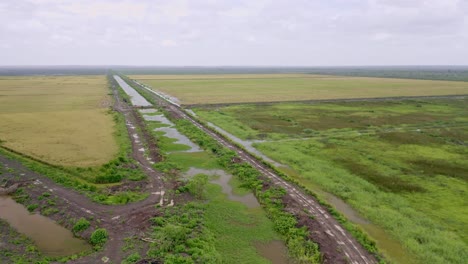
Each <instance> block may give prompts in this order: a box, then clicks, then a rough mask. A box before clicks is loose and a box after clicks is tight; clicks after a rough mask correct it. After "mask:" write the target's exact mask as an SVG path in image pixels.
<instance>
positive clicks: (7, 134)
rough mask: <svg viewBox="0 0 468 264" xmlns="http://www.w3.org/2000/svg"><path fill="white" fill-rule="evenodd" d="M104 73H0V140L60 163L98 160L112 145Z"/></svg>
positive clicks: (112, 152)
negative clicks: (35, 74) (5, 75)
mask: <svg viewBox="0 0 468 264" xmlns="http://www.w3.org/2000/svg"><path fill="white" fill-rule="evenodd" d="M108 93H109V90H108V87H107V80H106V78H105V76H21V77H16V76H15V77H13V76H7V77H0V140H1V144H2V145H4V146H6V147H9V148H11V149H14V150H16V151H19V152H22V153H25V154H27V155H30V156H33V157H35V158H39V159H41V160H44V161H47V162H50V163H53V164H58V165H64V166H79V167H88V166H98V165H102V164H104V163H106V162H108V161H109V160H111V159H112V158H113V157H114V156H115V155H116V154H117V151H118V145H117V143H116V141H115V138H114V135H113V132H114V121H113V119H112V115H110V114H108V106H109V105H110V103H111V97H110V96H109V95H108Z"/></svg>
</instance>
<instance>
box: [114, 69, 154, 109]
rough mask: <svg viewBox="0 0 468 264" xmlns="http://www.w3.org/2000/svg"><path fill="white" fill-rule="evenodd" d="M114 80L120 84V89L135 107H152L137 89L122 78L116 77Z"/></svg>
mask: <svg viewBox="0 0 468 264" xmlns="http://www.w3.org/2000/svg"><path fill="white" fill-rule="evenodd" d="M114 79H115V80H116V81H117V83H119V85H120V87H122V89H123V90H124V91H125V93H126V94H128V95H129V96H130V100H131V101H132V104H133V105H134V106H152V104H150V103H149V102H148V101H146V99H145V98H144V97H143V96H141V95H140V94H139V93H138V92H137V91H135V89H133V88H132V87H131V86H130V85H128V84H127V83H126V82H125V81H124V80H122V78H120V76H117V75H114Z"/></svg>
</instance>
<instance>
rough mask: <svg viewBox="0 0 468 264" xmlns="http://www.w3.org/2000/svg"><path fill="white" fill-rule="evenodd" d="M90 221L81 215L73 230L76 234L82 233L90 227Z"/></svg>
mask: <svg viewBox="0 0 468 264" xmlns="http://www.w3.org/2000/svg"><path fill="white" fill-rule="evenodd" d="M89 226H90V223H89V221H88V220H86V218H83V217H81V218H80V219H78V221H76V223H75V225H73V228H72V231H73V233H74V234H77V233H80V232H83V231H85V230H86V229H88V227H89Z"/></svg>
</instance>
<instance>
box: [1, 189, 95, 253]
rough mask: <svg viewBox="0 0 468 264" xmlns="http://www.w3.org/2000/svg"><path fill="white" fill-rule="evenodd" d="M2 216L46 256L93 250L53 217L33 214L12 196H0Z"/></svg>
mask: <svg viewBox="0 0 468 264" xmlns="http://www.w3.org/2000/svg"><path fill="white" fill-rule="evenodd" d="M0 218H1V219H3V220H5V221H7V222H8V224H10V226H11V227H13V228H14V229H16V230H17V231H18V232H19V233H22V234H24V235H25V236H27V237H29V238H31V239H32V240H33V241H34V243H35V245H36V246H37V248H38V249H39V250H40V251H41V252H42V253H43V254H44V255H46V256H50V257H59V256H69V255H73V254H77V253H80V252H83V251H87V250H91V246H90V245H89V244H88V243H86V242H85V241H83V240H81V239H78V238H76V237H74V236H73V234H72V232H70V231H69V230H67V229H65V228H63V227H62V226H60V225H58V224H57V223H55V222H54V221H52V220H51V219H49V218H47V217H44V216H42V215H39V214H31V213H29V212H28V210H26V208H25V207H24V206H23V205H21V204H19V203H17V202H15V201H14V200H13V199H12V198H11V197H8V196H0Z"/></svg>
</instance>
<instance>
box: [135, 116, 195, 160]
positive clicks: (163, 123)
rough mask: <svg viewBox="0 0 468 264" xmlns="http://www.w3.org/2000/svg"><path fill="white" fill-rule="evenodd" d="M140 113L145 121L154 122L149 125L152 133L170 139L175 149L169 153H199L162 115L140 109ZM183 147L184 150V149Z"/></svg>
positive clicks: (193, 144)
mask: <svg viewBox="0 0 468 264" xmlns="http://www.w3.org/2000/svg"><path fill="white" fill-rule="evenodd" d="M140 112H141V113H142V114H143V118H144V119H145V120H146V121H149V122H150V123H151V122H154V123H153V124H150V126H151V127H152V129H153V131H155V132H159V133H156V134H157V135H159V136H164V137H165V138H166V139H172V142H171V143H172V145H179V146H176V148H175V149H171V150H170V151H185V152H199V151H201V149H200V147H199V146H198V145H196V144H195V143H193V142H192V141H191V140H190V139H188V138H187V137H186V136H185V135H183V134H181V133H180V132H179V131H178V130H177V129H176V128H175V127H174V123H172V122H171V121H169V119H167V118H166V117H165V116H164V115H163V114H162V113H158V112H157V111H156V109H142V110H140ZM184 147H185V148H184Z"/></svg>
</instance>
